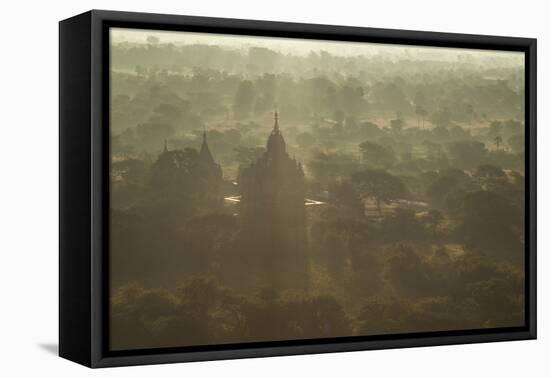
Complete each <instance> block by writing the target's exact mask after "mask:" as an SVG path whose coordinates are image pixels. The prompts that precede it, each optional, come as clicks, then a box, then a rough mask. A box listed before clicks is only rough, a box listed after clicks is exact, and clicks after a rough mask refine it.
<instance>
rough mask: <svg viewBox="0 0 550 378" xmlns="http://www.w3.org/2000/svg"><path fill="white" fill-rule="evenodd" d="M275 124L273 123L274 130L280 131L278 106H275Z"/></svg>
mask: <svg viewBox="0 0 550 378" xmlns="http://www.w3.org/2000/svg"><path fill="white" fill-rule="evenodd" d="M274 117H275V124H274V125H273V130H274V131H277V132H279V112H278V111H277V107H275V115H274Z"/></svg>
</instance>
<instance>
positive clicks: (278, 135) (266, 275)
mask: <svg viewBox="0 0 550 378" xmlns="http://www.w3.org/2000/svg"><path fill="white" fill-rule="evenodd" d="M238 185H239V190H240V194H241V201H240V204H239V206H240V211H239V212H240V215H241V218H242V224H243V229H245V230H247V243H248V245H247V248H246V249H247V250H250V251H253V254H254V256H249V257H248V258H249V261H255V262H256V268H257V269H258V272H259V279H260V281H262V282H260V284H261V285H264V286H270V287H274V288H280V289H284V288H300V287H302V288H305V286H306V285H307V282H308V278H309V274H308V272H309V267H308V257H307V250H308V245H307V244H308V243H307V235H306V214H305V205H304V201H305V178H304V172H303V169H302V165H301V164H300V162H298V161H296V159H293V158H291V157H290V156H289V155H288V152H287V147H286V143H285V140H284V137H283V134H282V132H281V129H280V126H279V116H278V113H277V112H275V119H274V125H273V129H272V130H271V133H270V134H269V137H268V139H267V145H266V152H265V153H264V154H263V156H262V157H260V158H259V159H257V160H256V161H255V162H253V163H252V164H250V165H249V166H248V167H245V168H242V169H241V170H240V173H239V177H238Z"/></svg>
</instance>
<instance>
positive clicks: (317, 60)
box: [110, 34, 525, 349]
mask: <svg viewBox="0 0 550 378" xmlns="http://www.w3.org/2000/svg"><path fill="white" fill-rule="evenodd" d="M244 40H245V41H246V39H244ZM114 41H116V42H113V44H112V45H111V111H110V114H111V118H110V126H111V347H112V348H113V349H135V348H153V347H172V346H185V345H206V344H220V343H240V342H256V341H270V340H293V339H306V338H327V337H342V336H351V335H378V334H390V333H410V332H422V331H445V330H456V329H479V328H494V327H510V326H520V325H522V324H523V322H524V275H523V263H524V206H525V205H524V196H525V180H524V164H525V157H524V146H525V132H524V129H525V125H524V81H523V79H524V67H523V60H522V57H521V56H519V57H518V55H517V54H515V53H510V54H504V53H496V52H492V53H491V52H486V51H473V50H461V51H457V52H455V53H453V52H449V51H448V50H445V49H430V50H429V51H425V50H422V49H418V50H419V51H416V48H415V47H400V48H399V49H397V48H396V47H395V48H393V49H388V50H387V51H385V50H384V46H379V47H378V49H376V50H375V51H373V53H372V54H356V55H354V54H349V53H346V54H338V51H337V50H334V51H325V50H323V49H322V48H318V49H314V48H312V49H311V50H308V51H300V52H294V51H293V50H281V49H275V48H273V49H270V48H268V47H264V46H263V45H262V46H255V45H253V44H251V43H248V44H245V43H244V42H243V43H242V44H241V45H239V44H231V45H229V44H227V45H225V44H221V43H220V44H215V41H216V39H215V37H212V41H211V43H209V44H206V43H190V44H186V43H182V42H177V43H176V42H171V41H169V40H166V38H164V39H163V38H159V36H157V35H155V34H151V35H149V36H148V37H147V38H146V39H145V38H144V41H141V42H135V41H124V40H123V38H118V39H114ZM284 43H285V42H284V40H278V44H279V45H282V44H283V45H284ZM319 46H322V43H321V42H319ZM438 51H439V52H438ZM275 114H276V115H275ZM273 151H275V152H273ZM277 154H278V155H277ZM272 155H273V156H279V155H280V156H281V158H280V159H282V160H281V161H283V163H280V166H281V167H283V168H284V169H283V168H280V169H279V170H277V169H274V170H270V169H272V168H270V167H271V166H270V161H271V160H273V159H275V158H274V157H272ZM270 159H271V160H270ZM269 172H275V173H273V177H271V178H270V177H268V176H269V174H271V173H269ZM277 172H278V173H277ZM281 172H282V173H281ZM276 174H277V175H276ZM289 175H290V176H291V177H290V176H289ZM288 177H290V178H288ZM263 183H269V186H270V188H268V189H265V188H263V187H260V186H261V185H260V184H262V185H263ZM279 187H280V188H281V189H280V192H277V190H279V189H277V190H275V189H273V188H279ZM264 189H265V190H264ZM269 190H271V191H269ZM262 193H263V194H262ZM265 193H267V194H265ZM264 194H265V196H271V197H269V198H277V199H278V200H277V201H280V202H275V203H276V207H275V208H268V207H265V206H264V207H260V205H258V203H260V202H261V201H262V195H264ZM262 206H263V205H262ZM258 209H260V210H258ZM277 209H279V210H277ZM272 214H276V216H275V218H273V217H274V216H273V215H272ZM274 219H275V220H274ZM266 230H267V231H266ZM289 272H290V273H289ZM287 274H288V275H287Z"/></svg>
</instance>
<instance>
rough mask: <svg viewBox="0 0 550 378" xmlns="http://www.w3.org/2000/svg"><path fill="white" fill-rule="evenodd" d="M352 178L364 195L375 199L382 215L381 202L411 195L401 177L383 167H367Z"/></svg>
mask: <svg viewBox="0 0 550 378" xmlns="http://www.w3.org/2000/svg"><path fill="white" fill-rule="evenodd" d="M351 180H352V182H353V183H354V184H355V185H356V186H357V188H358V189H359V191H360V192H361V194H362V195H363V196H364V197H372V198H374V199H375V201H376V209H377V210H378V214H379V215H380V216H382V207H381V202H387V201H390V200H395V199H400V198H407V197H408V196H409V191H408V189H407V187H406V186H405V184H404V183H403V181H401V179H400V178H399V177H396V176H393V175H391V174H390V173H388V172H386V171H384V170H381V169H366V170H364V171H361V172H357V173H354V174H353V175H352V176H351Z"/></svg>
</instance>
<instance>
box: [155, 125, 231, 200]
mask: <svg viewBox="0 0 550 378" xmlns="http://www.w3.org/2000/svg"><path fill="white" fill-rule="evenodd" d="M152 172H153V174H152V180H151V182H152V185H153V187H154V188H155V189H157V192H158V193H159V194H162V195H163V196H168V197H187V198H188V199H191V200H193V201H196V202H198V203H199V204H200V205H201V206H203V207H205V208H208V209H209V208H212V207H216V206H220V205H221V203H222V201H223V197H222V193H221V189H222V183H223V177H222V176H223V174H222V168H221V166H220V165H219V164H218V163H216V161H215V160H214V157H213V156H212V153H211V152H210V148H209V147H208V141H207V136H206V131H204V132H203V135H202V144H201V147H200V150H199V151H198V152H197V150H195V149H192V148H185V149H183V150H169V149H168V141H167V140H166V139H165V140H164V149H163V151H162V153H161V154H160V155H159V157H158V158H157V160H156V161H155V163H154V164H153V169H152Z"/></svg>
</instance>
